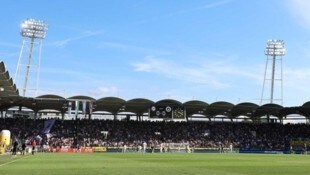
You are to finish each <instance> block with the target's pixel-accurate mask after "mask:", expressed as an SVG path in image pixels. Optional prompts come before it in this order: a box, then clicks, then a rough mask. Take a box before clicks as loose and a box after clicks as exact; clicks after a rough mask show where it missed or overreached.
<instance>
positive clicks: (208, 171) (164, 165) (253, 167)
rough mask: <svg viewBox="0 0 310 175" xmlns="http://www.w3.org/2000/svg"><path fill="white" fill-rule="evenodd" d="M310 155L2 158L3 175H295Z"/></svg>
mask: <svg viewBox="0 0 310 175" xmlns="http://www.w3.org/2000/svg"><path fill="white" fill-rule="evenodd" d="M309 165H310V155H284V154H277V155H271V154H268V155H267V154H215V153H213V154H207V153H203V154H198V153H193V154H186V153H165V154H160V153H153V154H151V153H146V154H142V153H38V154H36V155H26V156H21V155H18V156H17V157H12V156H11V155H0V175H18V174H21V175H42V174H43V175H100V174H107V175H116V174H120V175H124V174H126V175H127V174H132V175H179V174H180V175H182V174H186V175H190V174H193V175H199V174H201V175H224V174H225V175H237V174H238V175H247V174H250V175H269V174H270V175H277V174H278V175H292V174H309V173H310V166H309Z"/></svg>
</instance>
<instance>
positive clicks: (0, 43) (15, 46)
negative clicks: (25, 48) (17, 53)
mask: <svg viewBox="0 0 310 175" xmlns="http://www.w3.org/2000/svg"><path fill="white" fill-rule="evenodd" d="M0 46H4V47H14V48H19V47H20V45H18V44H14V43H9V42H1V41H0Z"/></svg>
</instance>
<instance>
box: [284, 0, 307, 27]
mask: <svg viewBox="0 0 310 175" xmlns="http://www.w3.org/2000/svg"><path fill="white" fill-rule="evenodd" d="M286 5H287V8H288V9H289V11H290V12H291V14H292V15H293V16H294V18H295V19H296V21H297V22H298V23H299V24H300V25H302V26H305V27H308V28H310V13H309V9H310V1H308V0H286Z"/></svg>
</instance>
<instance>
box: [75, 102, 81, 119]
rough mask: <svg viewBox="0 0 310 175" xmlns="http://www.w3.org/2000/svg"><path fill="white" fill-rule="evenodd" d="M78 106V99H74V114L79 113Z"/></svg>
mask: <svg viewBox="0 0 310 175" xmlns="http://www.w3.org/2000/svg"><path fill="white" fill-rule="evenodd" d="M79 106H80V101H78V100H76V101H75V116H77V115H78V114H79Z"/></svg>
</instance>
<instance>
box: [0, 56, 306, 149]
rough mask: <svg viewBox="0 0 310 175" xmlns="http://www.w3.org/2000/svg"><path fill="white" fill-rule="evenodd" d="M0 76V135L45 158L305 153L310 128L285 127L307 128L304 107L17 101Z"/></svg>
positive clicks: (54, 98)
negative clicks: (33, 146) (90, 153)
mask: <svg viewBox="0 0 310 175" xmlns="http://www.w3.org/2000/svg"><path fill="white" fill-rule="evenodd" d="M0 74H1V76H0V83H1V84H0V87H1V92H0V98H1V103H0V110H1V118H0V129H1V130H2V129H6V130H10V131H11V132H12V136H13V138H14V139H19V140H20V141H26V142H27V143H28V144H29V143H30V141H31V140H33V139H36V140H37V142H38V143H39V144H38V145H39V148H40V150H42V151H59V150H63V149H65V150H66V151H68V149H74V150H75V151H76V149H81V148H83V150H84V151H85V150H87V149H88V148H91V149H92V150H97V151H98V150H99V151H112V152H115V151H120V150H122V149H124V147H126V150H127V147H128V150H136V151H138V150H139V147H141V146H142V145H143V143H144V142H145V143H146V144H147V150H148V151H153V152H161V151H160V150H162V149H163V148H161V145H168V146H166V147H171V149H168V150H169V151H173V152H176V151H177V150H179V151H180V149H183V150H184V149H188V148H185V147H187V145H188V146H189V147H190V148H191V149H193V150H194V151H196V152H200V151H202V150H203V151H206V150H207V151H210V150H211V151H220V152H221V151H223V150H231V151H233V149H234V151H235V150H238V151H239V152H242V151H248V150H252V151H253V150H256V151H258V150H260V151H279V152H282V153H287V152H291V151H292V150H294V151H297V152H298V151H299V152H302V151H305V150H308V149H307V147H308V145H309V144H308V142H309V141H308V140H309V139H307V138H308V137H309V134H310V133H309V130H310V128H309V125H308V124H298V125H292V124H286V125H284V124H283V123H284V121H285V120H287V116H289V115H290V114H298V115H300V116H304V118H303V119H305V120H307V121H308V120H309V117H308V116H309V114H310V110H309V109H310V106H309V104H310V103H309V102H307V103H305V104H303V105H302V106H297V107H283V106H280V105H277V104H264V105H262V106H259V105H257V104H254V103H250V102H244V103H240V104H236V105H234V104H232V103H229V102H224V101H218V102H214V103H211V104H208V103H206V102H203V101H199V100H193V101H188V102H185V103H182V102H179V101H176V100H173V99H163V100H160V101H157V102H154V101H152V100H149V99H143V98H136V99H131V100H128V101H126V100H124V99H121V98H117V97H104V98H99V99H98V100H96V99H95V98H92V97H88V96H73V97H69V98H64V97H61V96H58V95H51V94H48V95H41V96H38V97H21V96H19V92H18V90H17V88H16V86H15V85H14V84H13V82H12V78H10V76H9V73H8V71H7V70H6V68H5V66H4V63H3V62H1V63H0ZM241 116H243V118H242V117H241ZM294 119H295V120H298V119H300V118H293V120H294ZM290 120H292V118H290ZM176 121H179V122H176ZM125 145H126V146H125ZM171 145H173V146H171ZM175 145H182V148H181V146H175ZM184 145H186V146H184ZM71 151H72V150H71ZM183 152H188V151H183Z"/></svg>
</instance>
